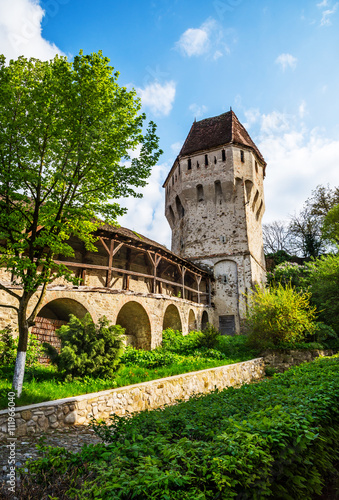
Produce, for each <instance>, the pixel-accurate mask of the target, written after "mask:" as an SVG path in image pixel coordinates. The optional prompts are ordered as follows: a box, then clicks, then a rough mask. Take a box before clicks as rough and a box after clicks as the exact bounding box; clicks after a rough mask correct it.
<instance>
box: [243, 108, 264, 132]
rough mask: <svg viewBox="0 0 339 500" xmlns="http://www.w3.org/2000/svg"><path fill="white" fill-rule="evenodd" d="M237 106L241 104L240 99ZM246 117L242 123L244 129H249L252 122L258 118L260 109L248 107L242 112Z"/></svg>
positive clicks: (255, 121)
mask: <svg viewBox="0 0 339 500" xmlns="http://www.w3.org/2000/svg"><path fill="white" fill-rule="evenodd" d="M239 106H241V101H240V102H239ZM244 114H245V117H246V123H244V127H245V129H246V130H248V129H250V128H251V126H252V125H253V124H254V123H257V121H258V120H259V118H260V116H261V115H260V111H259V109H258V108H250V109H248V110H246V111H245V112H244Z"/></svg>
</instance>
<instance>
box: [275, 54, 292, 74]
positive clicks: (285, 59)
mask: <svg viewBox="0 0 339 500" xmlns="http://www.w3.org/2000/svg"><path fill="white" fill-rule="evenodd" d="M297 61H298V59H297V58H296V57H294V56H292V55H291V54H280V56H278V57H277V58H276V60H275V62H276V64H280V66H281V68H282V70H283V71H285V70H286V69H287V68H291V69H295V67H296V65H297Z"/></svg>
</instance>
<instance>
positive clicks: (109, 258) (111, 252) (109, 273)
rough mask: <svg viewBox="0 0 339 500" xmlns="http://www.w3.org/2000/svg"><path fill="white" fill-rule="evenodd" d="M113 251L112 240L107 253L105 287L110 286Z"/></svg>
mask: <svg viewBox="0 0 339 500" xmlns="http://www.w3.org/2000/svg"><path fill="white" fill-rule="evenodd" d="M113 251H114V240H111V241H110V247H109V254H108V267H109V269H108V271H107V273H106V288H110V283H111V277H112V266H113Z"/></svg>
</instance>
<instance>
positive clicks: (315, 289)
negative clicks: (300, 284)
mask: <svg viewBox="0 0 339 500" xmlns="http://www.w3.org/2000/svg"><path fill="white" fill-rule="evenodd" d="M306 271H307V272H306V277H305V280H304V283H305V285H308V286H309V290H310V292H311V294H312V302H313V304H315V305H316V306H317V309H318V310H319V319H320V320H321V321H323V322H324V323H326V324H327V325H329V326H331V327H332V328H333V329H334V330H335V332H336V333H337V334H339V254H338V253H337V254H335V255H326V256H325V255H323V256H322V257H320V258H319V259H316V260H314V261H311V262H308V263H307V264H306Z"/></svg>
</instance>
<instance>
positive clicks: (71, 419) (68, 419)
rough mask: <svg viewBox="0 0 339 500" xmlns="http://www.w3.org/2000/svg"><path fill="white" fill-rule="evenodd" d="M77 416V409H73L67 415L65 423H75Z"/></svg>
mask: <svg viewBox="0 0 339 500" xmlns="http://www.w3.org/2000/svg"><path fill="white" fill-rule="evenodd" d="M76 418H77V414H76V411H72V412H70V413H68V415H66V417H65V420H64V422H65V424H69V425H72V424H75V422H76Z"/></svg>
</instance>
